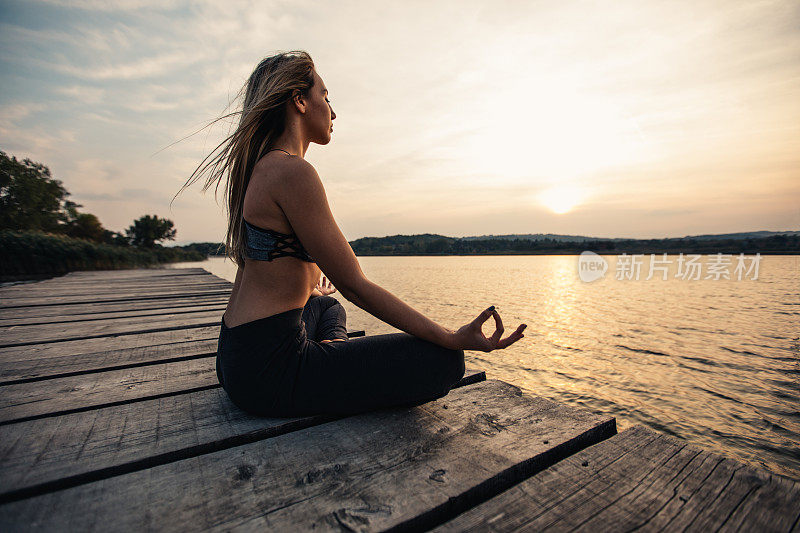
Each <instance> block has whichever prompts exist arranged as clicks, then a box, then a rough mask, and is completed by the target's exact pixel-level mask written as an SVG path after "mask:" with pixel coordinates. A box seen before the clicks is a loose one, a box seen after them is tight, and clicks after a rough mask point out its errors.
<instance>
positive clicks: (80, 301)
mask: <svg viewBox="0 0 800 533" xmlns="http://www.w3.org/2000/svg"><path fill="white" fill-rule="evenodd" d="M230 292H231V291H230V289H222V290H218V289H208V290H207V289H194V290H192V291H191V292H181V291H180V290H176V291H159V292H153V293H150V292H147V293H144V294H138V295H132V296H117V295H114V294H107V295H98V296H95V295H93V294H87V295H83V296H66V297H63V298H62V297H58V296H56V297H42V298H31V299H25V300H17V299H13V300H9V301H8V302H6V301H3V303H2V307H3V308H4V309H19V308H25V307H41V306H49V305H68V304H72V305H85V304H93V303H105V302H136V301H146V300H164V299H167V298H200V297H208V296H222V295H229V294H230ZM9 302H10V303H9ZM16 302H19V303H16Z"/></svg>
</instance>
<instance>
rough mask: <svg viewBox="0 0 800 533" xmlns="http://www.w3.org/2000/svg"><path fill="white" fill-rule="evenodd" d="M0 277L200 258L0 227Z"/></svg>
mask: <svg viewBox="0 0 800 533" xmlns="http://www.w3.org/2000/svg"><path fill="white" fill-rule="evenodd" d="M0 249H2V250H3V253H2V254H0V276H3V277H12V276H34V275H42V274H53V275H55V274H65V273H67V272H70V271H73V270H113V269H119V268H135V267H147V266H154V265H158V264H161V263H172V262H176V261H203V260H204V259H206V256H205V255H203V254H202V253H199V252H196V251H188V250H181V249H175V248H164V247H161V246H157V247H155V248H149V249H146V250H145V249H140V248H134V247H130V246H115V245H112V244H101V243H95V242H90V241H85V240H82V239H75V238H72V237H67V236H64V235H55V234H50V233H41V232H37V231H10V230H0Z"/></svg>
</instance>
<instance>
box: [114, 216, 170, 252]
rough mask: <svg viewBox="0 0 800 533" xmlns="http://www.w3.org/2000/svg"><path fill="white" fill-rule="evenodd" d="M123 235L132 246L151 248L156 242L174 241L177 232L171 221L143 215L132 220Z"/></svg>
mask: <svg viewBox="0 0 800 533" xmlns="http://www.w3.org/2000/svg"><path fill="white" fill-rule="evenodd" d="M125 233H126V234H127V235H128V238H129V239H130V242H131V244H133V245H134V246H140V247H143V248H153V247H154V246H155V243H156V242H158V241H163V240H175V234H176V233H177V230H176V229H175V228H174V224H173V223H172V221H171V220H168V219H166V218H159V217H157V216H156V215H153V216H150V215H145V216H143V217H139V218H138V219H136V220H134V221H133V225H132V226H131V227H129V228H128V229H127V230H125Z"/></svg>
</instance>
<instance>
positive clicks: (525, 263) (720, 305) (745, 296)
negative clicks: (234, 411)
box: [174, 255, 800, 479]
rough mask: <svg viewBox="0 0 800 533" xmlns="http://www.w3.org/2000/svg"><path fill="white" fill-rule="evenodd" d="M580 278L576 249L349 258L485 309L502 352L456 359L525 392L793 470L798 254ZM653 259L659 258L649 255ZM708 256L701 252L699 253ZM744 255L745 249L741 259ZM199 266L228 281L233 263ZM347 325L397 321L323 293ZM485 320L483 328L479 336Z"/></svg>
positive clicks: (795, 473)
mask: <svg viewBox="0 0 800 533" xmlns="http://www.w3.org/2000/svg"><path fill="white" fill-rule="evenodd" d="M604 257H605V259H607V261H608V263H609V271H608V272H607V273H606V275H605V277H604V278H601V279H599V280H596V281H593V282H584V281H581V279H580V278H579V276H578V256H460V257H454V256H448V257H431V256H424V257H359V262H360V263H361V266H362V269H363V270H364V273H365V274H366V275H367V277H369V279H370V280H372V281H373V282H375V283H377V284H379V285H381V286H382V287H384V288H386V289H387V290H389V291H391V292H392V293H393V294H395V295H396V296H398V297H399V298H401V299H402V300H403V301H405V302H406V303H408V304H409V305H411V306H412V307H414V308H415V309H417V310H418V311H420V312H422V313H423V314H425V315H426V316H428V317H430V318H432V319H433V320H435V321H437V322H439V323H440V324H442V325H444V326H446V327H450V328H457V327H460V326H462V325H463V324H466V323H467V322H469V321H471V320H472V319H473V318H474V317H475V316H477V315H478V313H480V311H481V310H483V309H485V308H486V307H488V306H489V305H493V304H494V305H495V306H496V307H497V308H498V310H499V312H500V316H501V318H502V319H503V324H504V326H505V329H506V332H507V333H510V332H511V331H513V329H514V328H516V327H517V326H518V325H519V324H520V323H523V322H524V323H526V324H528V327H527V329H526V330H525V338H523V339H522V340H520V341H518V342H517V343H515V344H514V345H512V346H511V347H509V348H507V349H505V350H497V351H494V352H490V353H483V352H474V351H467V352H466V355H467V366H468V367H470V368H477V369H483V370H485V371H486V377H487V378H489V379H492V378H496V379H501V380H503V381H506V382H509V383H512V384H514V385H517V386H518V387H520V388H522V389H524V390H525V391H526V392H529V393H531V394H536V395H540V396H544V397H546V398H550V399H552V400H555V401H559V402H563V403H566V404H571V405H575V406H580V407H584V408H587V409H590V410H593V411H596V412H601V413H607V414H609V415H613V416H615V417H616V418H617V426H618V428H619V429H620V430H623V429H625V428H627V427H629V426H630V425H632V424H643V425H645V426H648V427H650V428H652V429H654V430H657V431H660V432H663V433H668V434H670V435H675V436H678V437H680V438H682V439H685V440H686V441H688V442H690V443H693V444H696V445H698V446H701V447H703V448H705V449H707V450H709V451H713V452H717V453H720V454H722V455H726V456H729V457H733V458H736V459H739V460H741V461H743V462H746V463H749V464H752V465H755V466H760V467H763V468H766V469H768V470H770V471H772V472H774V473H778V474H782V475H786V476H789V477H792V478H795V479H800V256H797V255H793V256H762V257H761V260H760V263H759V271H758V274H757V279H755V280H754V279H752V278H753V277H754V272H752V271H751V273H750V275H746V276H743V279H741V280H737V279H735V278H736V276H735V275H734V265H735V261H734V265H731V267H730V274H731V277H732V279H731V280H725V279H719V280H717V279H714V278H711V279H702V278H704V277H705V276H706V274H707V271H706V270H703V272H702V276H701V279H700V280H689V279H682V278H681V277H677V278H676V277H675V274H676V271H677V256H669V257H668V258H667V260H668V261H671V262H672V264H671V265H669V271H668V279H667V280H666V281H665V280H663V279H662V278H661V276H660V275H658V274H657V275H656V276H654V277H653V278H652V279H650V280H646V279H645V278H646V277H647V272H648V270H647V268H648V264H649V260H650V256H649V255H648V256H645V258H644V266H643V267H642V268H643V270H642V274H641V277H640V278H639V279H638V280H636V279H635V278H634V279H623V280H620V279H617V274H616V270H615V265H616V266H618V264H619V263H620V261H619V257H618V256H604ZM658 257H659V258H660V256H658ZM708 257H709V256H705V255H704V256H703V257H702V260H703V262H707V260H708ZM745 258H747V259H749V260H752V258H753V256H745ZM174 266H176V267H183V266H201V267H203V268H205V269H206V270H208V271H210V272H212V273H213V274H216V275H218V276H220V277H222V278H225V279H228V280H230V281H233V280H234V277H235V273H236V271H235V268H234V266H233V264H232V263H231V262H229V261H225V260H223V259H221V258H211V259H209V260H207V261H204V262H200V263H181V264H176V265H174ZM334 296H336V297H338V299H339V301H341V302H342V304H343V305H344V306H345V308H346V310H347V313H348V327H349V328H350V329H363V330H365V331H366V333H367V334H368V335H373V334H379V333H392V332H396V331H398V330H397V329H395V328H393V327H392V326H389V325H388V324H386V323H384V322H382V321H380V320H378V319H376V318H375V317H373V316H372V315H370V314H369V313H366V312H365V311H363V310H361V309H360V308H358V307H356V306H354V305H353V304H351V303H350V302H348V301H347V300H345V299H344V298H343V297H342V296H341V295H340V294H339V293H338V292H337V293H334ZM493 331H494V321H493V320H492V319H490V320H489V321H488V322H487V323H486V324H484V333H485V334H486V335H487V336H488V335H491V333H492V332H493Z"/></svg>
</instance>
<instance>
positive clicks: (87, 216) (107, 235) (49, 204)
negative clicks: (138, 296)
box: [0, 151, 177, 248]
mask: <svg viewBox="0 0 800 533" xmlns="http://www.w3.org/2000/svg"><path fill="white" fill-rule="evenodd" d="M69 196H70V193H69V191H67V189H66V188H65V187H64V185H63V183H62V182H61V181H60V180H57V179H55V178H53V176H52V174H51V172H50V169H49V168H47V167H46V166H45V165H43V164H41V163H37V162H35V161H31V160H30V159H28V158H25V159H23V160H22V161H19V160H17V158H16V157H14V156H11V157H9V156H8V154H6V153H5V152H3V151H0V230H11V231H40V232H44V233H53V234H59V235H66V236H68V237H73V238H76V239H84V240H88V241H92V242H96V243H105V244H112V245H117V246H131V245H132V246H138V247H143V248H154V247H155V246H156V243H158V242H160V241H164V240H174V239H175V235H176V233H177V230H176V229H175V225H174V223H173V222H172V221H171V220H168V219H165V218H159V217H158V216H156V215H144V216H142V217H140V218H138V219H136V220H134V221H133V223H132V224H131V225H130V227H128V228H127V229H126V230H125V231H124V233H118V232H116V231H111V230H108V229H106V228H104V227H103V224H102V223H101V222H100V219H98V218H97V216H96V215H93V214H92V213H84V212H81V211H80V208H82V207H83V206H82V205H80V204H78V203H76V202H73V201H72V200H70V199H69Z"/></svg>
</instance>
